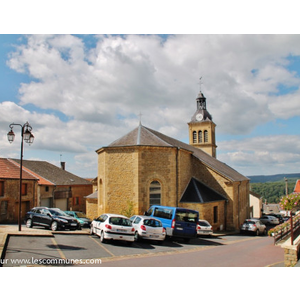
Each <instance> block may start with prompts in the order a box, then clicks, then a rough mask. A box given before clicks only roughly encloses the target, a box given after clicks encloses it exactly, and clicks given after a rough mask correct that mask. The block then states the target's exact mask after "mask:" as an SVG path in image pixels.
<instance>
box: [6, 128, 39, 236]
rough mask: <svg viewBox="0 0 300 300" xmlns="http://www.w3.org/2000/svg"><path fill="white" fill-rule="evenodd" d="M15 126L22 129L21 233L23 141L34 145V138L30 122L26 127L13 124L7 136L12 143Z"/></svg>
mask: <svg viewBox="0 0 300 300" xmlns="http://www.w3.org/2000/svg"><path fill="white" fill-rule="evenodd" d="M14 126H20V127H21V155H20V156H21V162H20V195H19V214H18V225H19V231H21V218H22V214H21V212H22V169H23V141H24V140H25V142H26V143H28V144H32V143H33V140H34V136H33V134H32V133H31V130H32V127H31V126H30V124H29V123H28V122H26V123H25V124H24V125H21V124H16V123H12V124H10V125H9V127H10V131H9V132H8V134H7V139H8V141H9V142H10V143H12V142H13V141H14V140H15V133H14V132H13V128H14Z"/></svg>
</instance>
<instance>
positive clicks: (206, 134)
mask: <svg viewBox="0 0 300 300" xmlns="http://www.w3.org/2000/svg"><path fill="white" fill-rule="evenodd" d="M207 142H208V131H207V130H204V143H207Z"/></svg>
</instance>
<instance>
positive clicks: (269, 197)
mask: <svg viewBox="0 0 300 300" xmlns="http://www.w3.org/2000/svg"><path fill="white" fill-rule="evenodd" d="M248 178H249V179H250V189H251V191H253V192H255V193H256V194H258V195H260V196H261V197H262V198H263V200H264V201H265V200H266V201H267V202H268V203H278V202H279V201H280V198H281V197H282V196H283V195H285V193H286V190H285V189H286V183H285V180H284V178H287V180H288V193H292V192H293V191H294V188H295V184H296V181H297V180H298V179H300V173H298V174H278V175H270V176H263V175H261V176H248Z"/></svg>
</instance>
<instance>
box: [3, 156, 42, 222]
mask: <svg viewBox="0 0 300 300" xmlns="http://www.w3.org/2000/svg"><path fill="white" fill-rule="evenodd" d="M37 182H38V178H36V177H35V176H33V175H32V174H30V173H29V172H27V171H26V170H24V169H23V172H22V202H21V211H22V214H21V217H22V218H23V217H24V216H25V213H26V211H28V210H29V209H30V208H31V207H33V206H34V205H35V204H36V201H37V189H38V183H37ZM19 200H20V167H19V165H18V164H16V163H15V162H13V161H11V160H9V159H7V158H0V222H1V223H13V222H16V221H18V216H19Z"/></svg>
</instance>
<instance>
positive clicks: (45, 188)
mask: <svg viewBox="0 0 300 300" xmlns="http://www.w3.org/2000/svg"><path fill="white" fill-rule="evenodd" d="M1 162H2V165H1V166H0V167H1V168H0V182H2V183H0V191H1V193H2V194H3V196H0V200H1V215H2V216H3V217H2V218H1V220H2V221H5V220H7V221H17V217H16V213H15V211H16V210H15V209H14V210H13V211H14V213H12V207H13V206H14V205H15V204H13V203H19V196H18V195H19V192H18V179H19V178H20V160H18V159H5V158H2V159H1ZM8 166H9V168H8ZM5 171H6V172H5ZM9 176H10V178H11V177H12V178H11V179H10V182H8V179H7V178H9ZM5 178H6V179H5ZM22 178H23V185H24V186H25V184H27V190H26V193H27V194H23V195H22V217H24V216H25V213H26V212H27V211H28V210H29V209H30V208H32V207H34V206H48V207H58V208H60V209H62V210H74V211H75V210H76V211H82V212H85V209H86V205H85V203H86V201H85V198H84V197H85V196H86V195H88V194H90V193H91V192H92V190H93V189H92V183H91V182H90V181H88V180H86V179H84V178H81V177H78V176H76V175H74V174H72V173H70V172H68V171H66V170H65V164H62V167H61V168H59V167H57V166H55V165H52V164H50V163H48V162H46V161H33V160H23V176H22ZM12 180H14V181H12ZM28 180H31V181H32V182H31V184H30V185H29V181H28ZM2 186H3V187H2ZM24 189H25V187H24ZM12 191H14V193H13V194H12ZM0 195H1V194H0ZM8 196H9V197H10V198H9V199H8V198H7V197H8ZM3 201H4V202H3ZM5 201H7V202H5ZM2 202H3V203H2ZM6 207H7V209H6Z"/></svg>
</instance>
